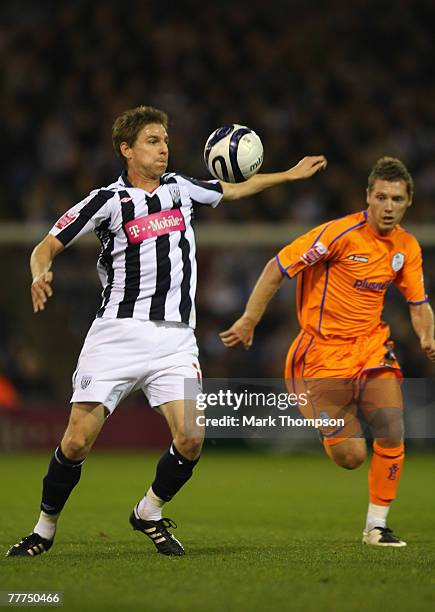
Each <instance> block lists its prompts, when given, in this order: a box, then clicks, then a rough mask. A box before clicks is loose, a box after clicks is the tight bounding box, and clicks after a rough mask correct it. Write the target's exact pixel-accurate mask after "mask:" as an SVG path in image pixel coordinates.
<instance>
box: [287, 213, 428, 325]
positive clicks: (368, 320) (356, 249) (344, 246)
mask: <svg viewBox="0 0 435 612" xmlns="http://www.w3.org/2000/svg"><path fill="white" fill-rule="evenodd" d="M276 260H277V263H278V265H279V267H280V269H281V271H282V272H283V273H284V274H286V275H287V276H289V277H290V278H292V277H294V276H296V275H298V283H297V311H298V318H299V323H300V325H301V327H302V329H303V330H305V331H307V332H308V333H310V334H314V335H320V336H323V337H329V336H340V337H343V336H344V337H356V336H360V335H362V334H369V333H371V332H372V331H373V330H374V329H375V328H376V327H377V326H378V325H379V324H380V323H381V317H382V310H383V307H384V300H385V293H386V291H387V289H388V287H389V285H390V284H391V283H395V284H396V285H397V287H398V288H399V290H400V291H401V293H402V294H403V295H404V297H405V299H406V300H407V302H408V304H421V303H423V302H425V301H427V296H426V294H425V291H424V282H423V270H422V256H421V249H420V245H419V244H418V242H417V239H416V238H415V237H414V236H413V235H412V234H410V233H409V232H407V231H405V230H404V229H403V228H402V227H400V226H399V225H398V226H396V227H395V228H394V230H393V231H392V232H391V234H389V235H388V236H381V235H379V234H377V233H376V232H375V231H374V230H373V229H372V228H371V227H370V226H369V224H368V221H367V211H364V212H359V213H355V214H352V215H347V216H346V217H343V218H341V219H335V220H333V221H330V222H329V223H324V224H323V225H319V226H318V227H316V228H314V229H312V230H311V231H309V232H307V233H306V234H304V235H302V236H300V237H299V238H297V239H296V240H294V242H292V243H291V244H289V245H287V246H286V247H284V248H283V249H282V250H281V251H280V252H279V253H278V255H277V257H276Z"/></svg>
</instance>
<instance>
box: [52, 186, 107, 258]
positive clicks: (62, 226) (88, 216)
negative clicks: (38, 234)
mask: <svg viewBox="0 0 435 612" xmlns="http://www.w3.org/2000/svg"><path fill="white" fill-rule="evenodd" d="M114 196H115V193H114V192H113V191H109V190H104V189H100V190H98V191H93V192H91V194H90V195H89V196H88V197H87V198H85V199H84V200H82V201H81V202H79V203H78V204H76V205H75V206H73V207H72V208H70V209H69V210H67V211H66V212H65V213H64V214H63V215H62V216H61V217H60V219H58V220H57V221H56V223H55V224H54V225H53V227H52V228H51V230H50V232H49V233H50V234H52V235H53V236H56V238H57V239H58V240H60V241H61V242H62V244H63V245H64V246H65V247H66V246H68V245H70V244H72V243H73V242H75V241H76V240H77V239H78V238H80V236H84V235H85V234H88V233H89V232H92V231H94V230H95V228H97V227H98V226H99V225H100V223H101V222H102V221H104V220H106V219H108V218H110V212H109V210H108V206H107V204H108V202H109V201H110V200H111V199H112V198H113V197H114Z"/></svg>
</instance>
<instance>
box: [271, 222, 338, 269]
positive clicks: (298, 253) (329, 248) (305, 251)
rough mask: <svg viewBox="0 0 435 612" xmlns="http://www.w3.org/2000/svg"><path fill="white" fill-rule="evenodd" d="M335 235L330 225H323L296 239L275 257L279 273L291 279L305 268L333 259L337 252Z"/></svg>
mask: <svg viewBox="0 0 435 612" xmlns="http://www.w3.org/2000/svg"><path fill="white" fill-rule="evenodd" d="M335 235H336V230H335V228H333V227H332V223H325V224H324V225H320V226H318V227H315V228H314V229H312V230H310V231H309V232H307V233H306V234H303V235H302V236H299V238H296V240H294V241H293V242H291V243H290V244H288V245H287V246H285V247H284V248H283V249H281V251H280V252H279V253H278V255H277V256H276V261H277V263H278V266H279V268H280V270H281V272H282V273H283V274H286V275H287V276H288V277H289V278H293V277H294V276H296V275H297V274H299V272H302V270H304V269H305V268H307V267H309V266H313V265H314V264H317V263H319V262H322V261H327V260H329V259H331V258H333V257H334V255H335V254H336V250H337V247H336V246H335V241H334V239H333V237H334V236H335Z"/></svg>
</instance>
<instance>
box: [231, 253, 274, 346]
mask: <svg viewBox="0 0 435 612" xmlns="http://www.w3.org/2000/svg"><path fill="white" fill-rule="evenodd" d="M283 280H284V276H283V273H282V272H281V270H280V269H279V266H278V264H277V262H276V259H275V258H274V259H271V260H270V261H269V262H268V263H267V264H266V266H265V268H264V270H263V272H262V273H261V276H260V278H259V279H258V281H257V282H256V284H255V287H254V289H253V290H252V293H251V295H250V297H249V300H248V303H247V304H246V308H245V312H244V313H243V315H242V316H241V317H240V319H238V320H237V321H236V322H235V323H234V324H233V325H232V326H231V327H230V328H229V329H227V330H226V331H224V332H222V333H221V334H220V337H221V340H222V342H223V343H224V345H225V346H226V347H228V348H232V347H234V346H237V345H238V344H239V343H242V344H243V346H244V347H245V349H249V348H250V346H251V345H252V341H253V339H254V329H255V327H256V326H257V324H258V323H259V322H260V320H261V318H262V316H263V314H264V312H265V310H266V308H267V305H268V304H269V302H270V300H271V299H272V297H273V296H274V295H275V293H276V292H277V291H278V289H279V287H280V286H281V284H282V282H283Z"/></svg>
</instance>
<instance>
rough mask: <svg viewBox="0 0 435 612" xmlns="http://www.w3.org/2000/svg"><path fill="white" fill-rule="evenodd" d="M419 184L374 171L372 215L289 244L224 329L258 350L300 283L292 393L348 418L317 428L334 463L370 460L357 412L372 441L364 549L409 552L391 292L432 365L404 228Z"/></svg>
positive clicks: (413, 251) (430, 323)
mask: <svg viewBox="0 0 435 612" xmlns="http://www.w3.org/2000/svg"><path fill="white" fill-rule="evenodd" d="M412 197H413V180H412V177H411V175H410V174H409V172H408V170H407V169H406V167H405V165H404V164H403V163H402V162H401V161H400V160H398V159H394V158H391V157H383V158H381V159H379V160H378V161H377V162H376V164H375V165H374V167H373V169H372V171H371V173H370V175H369V178H368V188H367V204H368V208H367V210H365V211H362V212H359V213H355V214H351V215H347V216H345V217H343V218H340V219H335V220H333V221H330V222H328V223H325V224H323V225H320V226H318V227H316V228H314V229H313V230H311V231H309V232H307V233H306V234H304V235H302V236H300V237H299V238H297V239H296V240H294V241H293V242H292V243H291V244H289V245H287V246H286V247H284V248H283V249H282V250H281V251H280V252H279V253H278V255H277V256H276V258H275V259H272V260H270V261H269V262H268V263H267V265H266V267H265V268H264V270H263V273H262V274H261V276H260V278H259V280H258V281H257V284H256V285H255V288H254V290H253V292H252V294H251V296H250V298H249V300H248V303H247V306H246V309H245V312H244V314H243V315H242V317H241V318H240V319H238V320H237V321H236V322H235V323H234V324H233V325H232V326H231V327H230V329H228V330H226V331H225V332H222V334H221V338H222V341H223V343H224V344H225V346H227V347H234V346H236V345H238V344H239V343H241V344H243V345H244V347H245V348H249V347H250V346H251V345H252V341H253V336H254V329H255V327H256V325H257V324H258V323H259V321H260V319H261V317H262V315H263V314H264V311H265V309H266V307H267V305H268V303H269V301H270V299H271V298H272V296H273V295H274V294H275V292H276V291H277V289H278V288H279V287H280V285H281V283H282V282H283V279H284V278H285V277H289V278H293V277H294V276H297V277H298V278H297V297H296V299H297V312H298V319H299V323H300V326H301V331H300V333H299V335H298V336H297V337H296V339H295V340H294V342H293V343H292V345H291V347H290V350H289V352H288V355H287V360H286V366H285V378H286V383H287V386H288V387H289V390H291V391H293V392H301V391H304V392H306V393H307V394H308V397H309V402H308V404H307V405H306V406H300V407H299V408H300V410H301V412H302V413H303V415H304V416H305V417H307V418H313V417H320V418H325V417H326V418H329V419H336V418H342V419H343V420H344V425H342V426H341V427H339V428H332V427H329V428H328V427H326V428H323V429H321V430H320V433H321V434H322V439H323V444H324V448H325V451H326V453H327V454H328V456H329V457H330V458H331V459H332V460H333V461H334V462H335V463H336V464H337V465H339V466H341V467H344V468H347V469H354V468H356V467H358V466H359V465H361V463H362V462H363V461H364V460H365V458H366V456H367V450H366V442H365V439H364V437H363V434H362V431H361V426H360V422H359V419H358V417H357V411H358V410H360V411H361V412H362V413H363V415H364V417H365V419H366V421H367V423H368V425H369V427H370V429H371V434H372V437H373V456H372V461H371V465H370V471H369V499H370V502H369V507H368V512H367V521H366V525H365V528H364V531H363V542H364V543H365V544H370V545H376V546H396V547H401V546H406V542H404V541H402V540H401V539H400V538H399V537H397V536H396V535H395V534H394V533H393V532H392V531H391V529H389V528H388V527H387V524H386V521H387V515H388V511H389V508H390V505H391V503H392V502H393V500H394V499H395V498H396V492H397V486H398V483H399V478H400V473H401V471H402V467H403V461H404V443H403V405H402V395H401V389H400V380H401V378H402V373H401V370H400V366H399V364H398V362H397V360H396V357H395V355H394V352H393V343H392V341H391V340H390V330H389V327H388V325H387V324H386V323H385V322H384V321H382V310H383V306H384V300H385V293H386V291H387V288H388V286H389V285H390V283H394V284H395V285H396V286H397V287H398V289H399V290H400V292H401V293H402V294H403V296H404V297H405V299H406V300H407V302H408V305H409V311H410V316H411V322H412V326H413V328H414V330H415V333H416V334H417V336H418V338H419V340H420V345H421V348H422V350H423V352H424V353H425V354H426V355H427V357H428V358H429V359H430V360H431V361H433V362H435V340H434V315H433V311H432V308H431V307H430V305H429V303H428V301H427V296H426V294H425V291H424V284H423V271H422V257H421V250H420V246H419V244H418V242H417V240H416V238H415V237H414V236H412V235H411V234H410V233H408V232H407V231H405V230H404V229H403V228H402V227H400V225H399V223H400V221H401V220H402V218H403V216H404V214H405V212H406V210H407V208H409V206H411V203H412Z"/></svg>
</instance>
